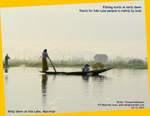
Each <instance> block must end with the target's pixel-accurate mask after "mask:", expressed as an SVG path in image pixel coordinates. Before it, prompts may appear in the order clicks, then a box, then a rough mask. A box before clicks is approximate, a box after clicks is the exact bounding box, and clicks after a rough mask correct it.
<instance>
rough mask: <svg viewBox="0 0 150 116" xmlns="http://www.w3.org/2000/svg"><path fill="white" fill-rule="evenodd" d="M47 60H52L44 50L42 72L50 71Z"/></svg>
mask: <svg viewBox="0 0 150 116" xmlns="http://www.w3.org/2000/svg"><path fill="white" fill-rule="evenodd" d="M46 58H48V59H50V58H49V56H48V53H47V49H44V51H43V53H42V71H43V72H46V71H47V70H48V64H47V60H46Z"/></svg>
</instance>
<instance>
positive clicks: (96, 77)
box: [92, 75, 107, 82]
mask: <svg viewBox="0 0 150 116" xmlns="http://www.w3.org/2000/svg"><path fill="white" fill-rule="evenodd" d="M105 79H107V77H106V76H103V75H98V76H92V80H93V81H98V82H103V81H104V80H105Z"/></svg>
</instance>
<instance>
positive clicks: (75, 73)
mask: <svg viewBox="0 0 150 116" xmlns="http://www.w3.org/2000/svg"><path fill="white" fill-rule="evenodd" d="M111 69H112V68H106V69H101V70H91V71H89V72H81V71H78V72H42V71H40V72H41V73H45V74H49V75H90V76H93V75H98V74H99V73H103V72H106V71H108V70H111Z"/></svg>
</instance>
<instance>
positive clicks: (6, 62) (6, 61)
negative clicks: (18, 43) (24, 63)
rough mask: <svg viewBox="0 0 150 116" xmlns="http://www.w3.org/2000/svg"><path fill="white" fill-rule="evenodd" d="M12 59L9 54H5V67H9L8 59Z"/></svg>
mask: <svg viewBox="0 0 150 116" xmlns="http://www.w3.org/2000/svg"><path fill="white" fill-rule="evenodd" d="M9 59H10V57H9V56H8V54H6V56H5V67H6V68H7V67H8V60H9Z"/></svg>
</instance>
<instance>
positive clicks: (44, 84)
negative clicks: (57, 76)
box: [42, 74, 48, 107]
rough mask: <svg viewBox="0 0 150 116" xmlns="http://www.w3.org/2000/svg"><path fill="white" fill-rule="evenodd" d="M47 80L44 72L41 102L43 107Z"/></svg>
mask: <svg viewBox="0 0 150 116" xmlns="http://www.w3.org/2000/svg"><path fill="white" fill-rule="evenodd" d="M47 80H48V77H47V75H46V74H42V102H43V105H44V107H46V97H47Z"/></svg>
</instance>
